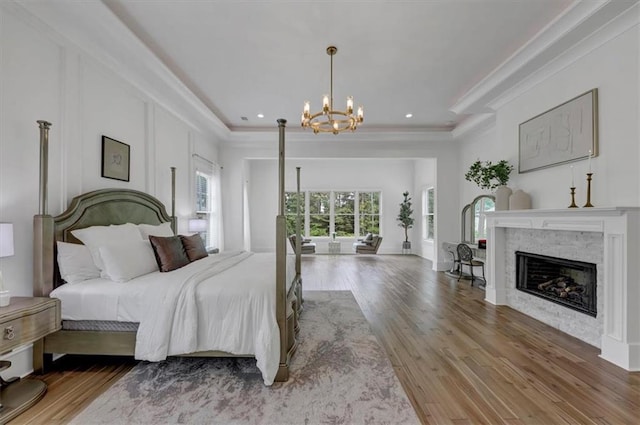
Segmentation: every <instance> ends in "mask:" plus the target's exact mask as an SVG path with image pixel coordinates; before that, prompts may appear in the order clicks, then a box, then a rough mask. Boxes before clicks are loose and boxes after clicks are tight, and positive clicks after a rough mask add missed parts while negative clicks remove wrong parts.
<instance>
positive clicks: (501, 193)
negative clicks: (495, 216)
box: [496, 186, 511, 211]
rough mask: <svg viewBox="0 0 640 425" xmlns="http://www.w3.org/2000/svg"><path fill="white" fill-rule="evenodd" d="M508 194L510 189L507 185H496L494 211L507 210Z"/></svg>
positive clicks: (509, 194)
mask: <svg viewBox="0 0 640 425" xmlns="http://www.w3.org/2000/svg"><path fill="white" fill-rule="evenodd" d="M509 196H511V189H510V188H509V187H508V186H498V187H497V188H496V211H507V210H508V209H509Z"/></svg>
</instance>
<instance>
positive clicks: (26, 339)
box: [0, 297, 60, 353]
mask: <svg viewBox="0 0 640 425" xmlns="http://www.w3.org/2000/svg"><path fill="white" fill-rule="evenodd" d="M34 300H35V301H34ZM59 304H60V301H59V300H56V299H53V298H39V299H38V298H26V297H24V298H21V297H16V298H12V299H11V304H10V305H9V306H7V307H2V308H0V353H6V352H7V351H10V350H12V349H14V348H16V347H19V346H21V345H25V344H29V343H31V342H34V341H36V340H38V339H40V338H43V337H44V336H46V335H48V334H50V333H52V332H55V331H57V330H59V329H60V306H59Z"/></svg>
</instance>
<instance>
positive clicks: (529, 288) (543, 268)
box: [516, 251, 597, 317]
mask: <svg viewBox="0 0 640 425" xmlns="http://www.w3.org/2000/svg"><path fill="white" fill-rule="evenodd" d="M596 276H597V273H596V265H595V264H592V263H585V262H582V261H574V260H568V259H565V258H556V257H548V256H546V255H539V254H531V253H527V252H521V251H516V279H517V280H516V288H517V289H519V290H520V291H524V292H527V293H529V294H532V295H535V296H537V297H541V298H544V299H546V300H549V301H552V302H555V303H558V304H562V305H564V306H566V307H569V308H572V309H574V310H577V311H580V312H582V313H585V314H588V315H590V316H593V317H596V314H597V302H596V301H597V300H596Z"/></svg>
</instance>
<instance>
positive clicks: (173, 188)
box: [171, 167, 178, 235]
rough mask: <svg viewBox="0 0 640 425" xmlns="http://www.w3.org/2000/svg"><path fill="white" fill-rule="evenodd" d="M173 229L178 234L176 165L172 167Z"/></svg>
mask: <svg viewBox="0 0 640 425" xmlns="http://www.w3.org/2000/svg"><path fill="white" fill-rule="evenodd" d="M171 230H173V234H174V235H177V234H178V223H177V220H176V167H171Z"/></svg>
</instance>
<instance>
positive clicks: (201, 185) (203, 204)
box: [196, 171, 212, 246]
mask: <svg viewBox="0 0 640 425" xmlns="http://www.w3.org/2000/svg"><path fill="white" fill-rule="evenodd" d="M211 204H212V202H211V176H210V175H208V174H205V173H203V172H201V171H196V215H197V216H198V218H203V219H205V220H207V222H209V223H210V221H211V220H210V218H211V217H210V214H211ZM210 227H211V226H210V225H207V230H205V231H204V232H199V233H200V236H201V237H202V240H203V241H204V244H205V246H211V245H210V231H209V228H210Z"/></svg>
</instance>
